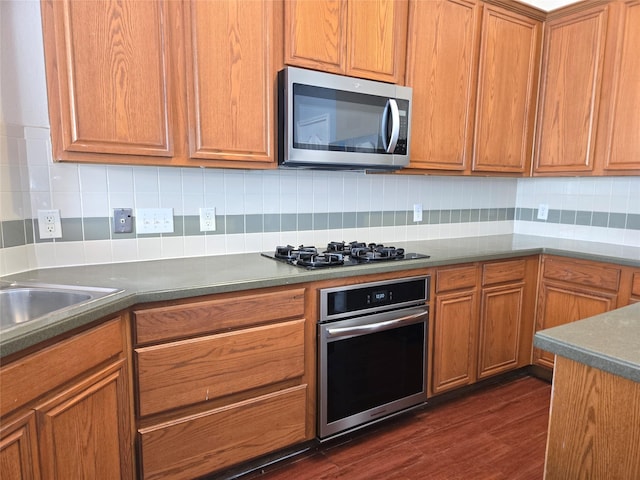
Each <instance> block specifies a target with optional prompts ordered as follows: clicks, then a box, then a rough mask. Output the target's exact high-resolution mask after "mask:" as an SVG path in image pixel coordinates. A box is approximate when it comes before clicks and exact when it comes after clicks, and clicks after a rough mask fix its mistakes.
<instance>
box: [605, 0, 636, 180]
mask: <svg viewBox="0 0 640 480" xmlns="http://www.w3.org/2000/svg"><path fill="white" fill-rule="evenodd" d="M611 7H612V24H613V25H614V31H615V32H616V37H615V40H612V41H611V42H609V43H608V45H607V52H606V57H605V72H606V75H605V76H604V77H603V79H602V91H601V92H602V94H601V102H600V118H599V120H600V121H599V122H598V130H597V135H596V151H595V154H596V164H595V173H597V174H605V175H618V174H626V173H628V174H630V175H639V174H640V54H638V52H640V1H637V0H634V1H627V2H624V3H615V4H613V5H612V6H611Z"/></svg>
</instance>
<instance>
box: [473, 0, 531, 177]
mask: <svg viewBox="0 0 640 480" xmlns="http://www.w3.org/2000/svg"><path fill="white" fill-rule="evenodd" d="M482 18H483V20H482V39H481V42H480V67H479V73H478V94H477V96H478V98H477V103H476V122H475V136H474V148H473V171H477V172H506V173H521V174H524V173H529V170H530V168H531V153H532V148H533V133H534V122H535V114H536V109H535V102H536V94H537V89H538V71H539V60H540V45H541V33H540V32H541V29H542V24H541V22H539V21H537V20H532V19H530V18H527V17H525V16H523V15H518V14H516V13H512V12H509V11H507V10H504V9H502V8H498V7H495V6H492V5H485V7H484V10H483V15H482Z"/></svg>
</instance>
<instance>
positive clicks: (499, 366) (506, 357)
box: [478, 283, 525, 378]
mask: <svg viewBox="0 0 640 480" xmlns="http://www.w3.org/2000/svg"><path fill="white" fill-rule="evenodd" d="M524 289H525V285H524V283H519V284H515V285H507V286H500V287H492V288H485V289H483V290H482V299H481V310H480V338H479V351H478V378H484V377H488V376H491V375H495V374H498V373H501V372H506V371H508V370H512V369H514V368H516V367H517V366H518V357H519V347H520V330H521V326H522V323H523V322H522V313H523V312H522V305H523V300H524Z"/></svg>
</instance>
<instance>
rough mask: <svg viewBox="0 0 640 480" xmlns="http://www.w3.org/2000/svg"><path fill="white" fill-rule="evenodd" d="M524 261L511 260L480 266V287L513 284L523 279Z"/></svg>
mask: <svg viewBox="0 0 640 480" xmlns="http://www.w3.org/2000/svg"><path fill="white" fill-rule="evenodd" d="M524 276H525V261H524V260H511V261H508V262H499V263H488V264H485V265H483V266H482V285H483V286H485V285H495V284H497V283H504V282H515V281H518V280H522V279H524Z"/></svg>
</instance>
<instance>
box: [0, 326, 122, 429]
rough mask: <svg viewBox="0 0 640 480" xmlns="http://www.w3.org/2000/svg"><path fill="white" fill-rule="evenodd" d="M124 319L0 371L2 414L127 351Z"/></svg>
mask: <svg viewBox="0 0 640 480" xmlns="http://www.w3.org/2000/svg"><path fill="white" fill-rule="evenodd" d="M123 348H124V347H123V326H122V318H121V317H118V318H116V319H114V320H111V321H109V322H107V323H105V324H103V325H100V326H98V327H96V328H93V329H91V330H89V331H87V332H84V333H80V334H78V335H76V336H74V337H71V338H69V339H67V340H63V341H61V342H59V343H56V344H55V345H52V346H51V347H48V348H45V349H44V350H41V351H39V352H37V353H34V354H32V355H29V356H27V357H25V358H21V359H19V360H16V361H14V362H12V363H10V364H8V365H5V366H3V367H2V369H1V370H0V384H1V385H2V395H0V415H2V416H4V415H5V414H7V413H8V412H11V411H13V410H15V409H16V408H20V407H21V406H23V405H25V404H27V403H28V402H30V401H32V400H34V399H36V398H38V397H39V396H41V395H43V394H45V393H50V392H51V391H52V390H54V389H55V388H58V387H60V386H62V385H64V384H65V383H67V382H69V381H70V380H72V379H73V378H74V377H76V376H78V375H80V374H81V373H84V372H86V371H87V370H90V369H91V368H94V367H96V366H98V365H100V364H101V363H103V362H105V361H107V360H108V359H110V358H113V357H115V356H117V355H120V354H121V353H122V351H123Z"/></svg>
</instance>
